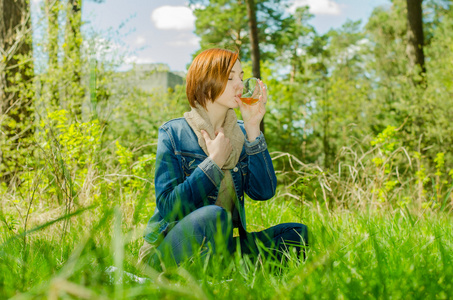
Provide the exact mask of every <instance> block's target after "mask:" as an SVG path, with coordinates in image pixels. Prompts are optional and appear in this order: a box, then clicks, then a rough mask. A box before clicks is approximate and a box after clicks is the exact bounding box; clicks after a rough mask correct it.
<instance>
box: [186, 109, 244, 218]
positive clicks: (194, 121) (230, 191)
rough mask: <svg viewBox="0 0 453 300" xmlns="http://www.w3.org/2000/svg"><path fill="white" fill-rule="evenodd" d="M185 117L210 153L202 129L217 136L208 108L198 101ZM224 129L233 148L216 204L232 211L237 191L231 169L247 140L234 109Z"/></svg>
mask: <svg viewBox="0 0 453 300" xmlns="http://www.w3.org/2000/svg"><path fill="white" fill-rule="evenodd" d="M184 118H186V121H187V123H189V126H190V127H191V128H192V130H193V131H194V132H195V134H196V135H197V137H198V144H199V145H200V147H201V149H203V151H204V153H206V155H209V153H208V149H207V147H206V142H205V140H204V138H203V136H202V135H201V130H204V131H206V132H207V133H208V134H209V136H210V138H211V139H213V138H215V133H214V128H213V127H212V124H211V121H210V120H209V116H208V114H207V112H206V110H205V109H204V108H203V107H202V106H201V105H200V104H199V103H198V102H196V103H195V108H192V110H191V111H190V112H186V113H185V114H184ZM223 129H224V133H225V136H226V137H227V138H229V139H230V143H231V146H232V148H233V150H232V151H231V154H230V156H229V157H228V159H227V161H226V162H225V164H224V165H223V167H222V170H223V171H224V173H225V176H224V178H223V179H222V182H221V183H220V186H219V194H218V195H217V200H216V202H215V204H216V205H218V206H221V207H223V208H225V209H226V210H227V211H229V212H232V211H233V207H234V205H235V203H234V202H235V200H236V192H235V189H234V182H233V177H232V175H231V172H230V170H231V169H233V168H234V167H235V166H236V165H237V163H238V161H239V156H240V155H241V151H242V147H243V145H244V140H245V137H244V133H243V132H242V130H241V128H240V127H239V125H238V123H237V117H236V113H235V112H234V110H233V109H229V110H228V112H227V115H226V118H225V121H224V123H223Z"/></svg>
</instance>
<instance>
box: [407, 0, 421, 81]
mask: <svg viewBox="0 0 453 300" xmlns="http://www.w3.org/2000/svg"><path fill="white" fill-rule="evenodd" d="M422 1H423V0H406V3H407V22H408V26H407V47H406V54H407V56H408V58H409V68H410V70H411V71H413V70H414V69H415V68H416V66H418V68H419V71H418V72H419V74H418V75H421V74H420V72H421V73H425V71H426V70H425V56H424V54H423V44H424V38H423V18H422ZM418 83H421V81H420V80H418Z"/></svg>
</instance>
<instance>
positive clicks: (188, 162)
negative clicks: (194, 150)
mask: <svg viewBox="0 0 453 300" xmlns="http://www.w3.org/2000/svg"><path fill="white" fill-rule="evenodd" d="M205 159H206V157H201V156H200V155H197V154H191V153H181V162H182V170H183V171H184V176H185V177H189V176H190V175H192V173H193V171H194V170H195V169H196V168H197V167H198V165H199V164H200V163H202V162H203V161H204V160H205Z"/></svg>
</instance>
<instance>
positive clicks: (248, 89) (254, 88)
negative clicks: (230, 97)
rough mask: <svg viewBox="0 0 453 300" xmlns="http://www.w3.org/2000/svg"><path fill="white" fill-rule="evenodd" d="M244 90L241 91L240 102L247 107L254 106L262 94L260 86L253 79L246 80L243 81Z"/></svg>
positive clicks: (256, 80)
mask: <svg viewBox="0 0 453 300" xmlns="http://www.w3.org/2000/svg"><path fill="white" fill-rule="evenodd" d="M243 84H244V89H243V90H242V96H241V101H242V102H244V103H245V104H248V105H255V104H257V103H258V101H259V100H260V96H261V95H262V94H263V91H262V89H261V85H260V83H259V81H258V79H256V78H255V77H251V78H247V79H245V80H244V81H243Z"/></svg>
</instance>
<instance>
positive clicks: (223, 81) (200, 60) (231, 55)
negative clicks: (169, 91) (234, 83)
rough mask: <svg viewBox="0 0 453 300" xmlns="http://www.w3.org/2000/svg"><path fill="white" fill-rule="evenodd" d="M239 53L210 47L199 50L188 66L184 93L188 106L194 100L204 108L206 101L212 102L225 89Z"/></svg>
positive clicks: (193, 104)
mask: <svg viewBox="0 0 453 300" xmlns="http://www.w3.org/2000/svg"><path fill="white" fill-rule="evenodd" d="M238 56H239V53H237V52H233V51H230V50H225V49H218V48H212V49H208V50H205V51H203V52H201V53H200V54H198V55H197V57H195V59H194V60H193V62H192V64H191V65H190V67H189V71H188V72H187V78H186V95H187V99H188V100H189V103H190V106H192V107H195V102H198V103H200V105H201V106H203V107H204V108H206V101H207V100H211V101H212V102H214V101H215V100H216V99H217V98H218V97H219V96H220V95H221V94H222V93H223V91H224V90H225V87H226V85H227V82H228V77H229V76H230V72H231V69H232V68H233V66H234V64H235V63H236V60H237V59H238Z"/></svg>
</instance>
